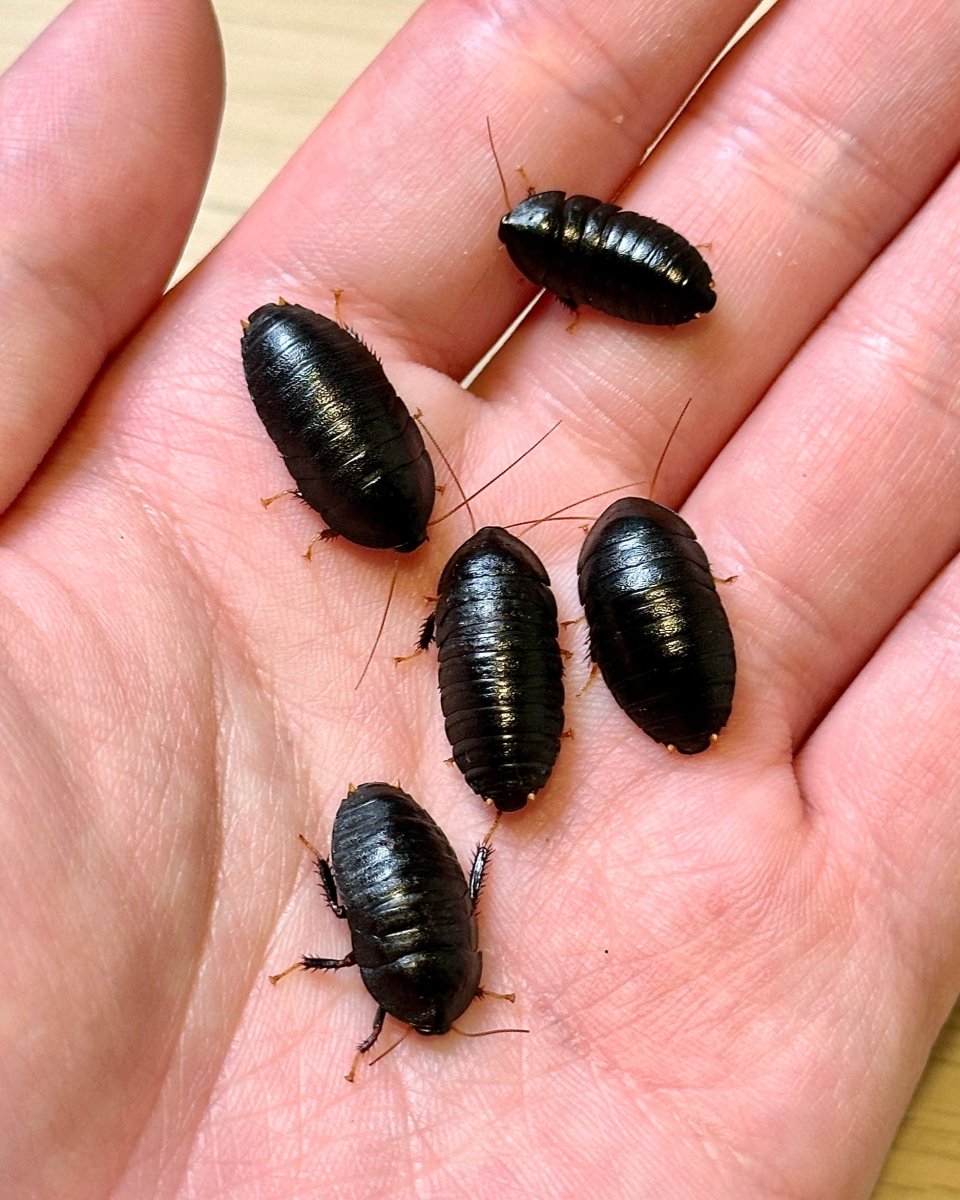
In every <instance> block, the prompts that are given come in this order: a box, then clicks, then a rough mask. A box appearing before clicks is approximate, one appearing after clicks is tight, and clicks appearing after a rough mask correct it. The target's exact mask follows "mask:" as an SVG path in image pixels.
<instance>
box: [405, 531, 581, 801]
mask: <svg viewBox="0 0 960 1200" xmlns="http://www.w3.org/2000/svg"><path fill="white" fill-rule="evenodd" d="M437 591H438V601H437V607H436V610H435V612H434V613H433V614H432V615H431V616H429V617H428V618H427V621H426V623H425V624H424V627H423V632H422V634H421V637H420V646H421V648H422V649H426V647H427V646H428V645H429V644H430V642H431V640H432V639H433V638H434V636H435V637H436V641H437V649H438V655H439V669H440V703H441V707H442V709H443V715H444V721H445V725H446V731H447V738H448V739H449V741H450V745H451V747H452V749H453V757H454V760H455V762H456V764H457V766H458V767H459V768H460V770H461V771H462V772H463V774H464V777H465V778H466V781H467V783H468V784H469V785H470V787H471V788H473V790H474V791H475V792H476V793H477V794H478V795H479V796H482V797H483V798H484V799H486V800H491V801H492V802H493V803H494V804H495V805H496V807H497V808H498V809H499V810H500V811H501V812H513V811H515V810H516V809H519V808H523V806H524V805H525V804H526V803H527V801H528V800H531V799H532V798H533V795H534V793H535V792H537V791H539V790H540V788H542V787H543V785H544V784H545V783H546V781H547V778H548V777H549V775H550V772H551V770H552V769H553V764H554V762H555V761H556V758H557V754H558V753H559V750H560V735H561V733H562V732H563V664H562V661H561V657H560V647H559V644H558V642H557V605H556V601H555V600H554V598H553V593H552V592H551V590H550V578H549V576H548V575H547V572H546V571H545V570H544V568H543V564H542V563H541V562H540V560H539V559H538V558H537V556H536V555H535V554H534V553H533V551H532V550H530V549H529V548H528V547H527V546H525V545H524V544H523V542H521V541H520V540H519V539H518V538H516V537H514V536H513V534H511V533H508V532H507V531H506V530H505V529H500V528H498V527H496V526H487V527H486V528H484V529H481V530H480V531H479V532H478V533H475V534H474V535H473V537H471V538H469V539H468V540H467V541H466V542H464V544H463V545H462V546H461V547H460V549H459V550H457V551H455V552H454V554H453V555H452V556H451V558H450V560H449V561H448V563H447V565H446V566H445V567H444V569H443V573H442V575H441V576H440V584H439V587H438V589H437Z"/></svg>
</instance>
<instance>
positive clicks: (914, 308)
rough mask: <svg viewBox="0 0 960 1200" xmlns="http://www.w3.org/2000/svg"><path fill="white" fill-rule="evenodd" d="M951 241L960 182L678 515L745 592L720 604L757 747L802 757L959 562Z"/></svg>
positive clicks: (881, 265)
mask: <svg viewBox="0 0 960 1200" xmlns="http://www.w3.org/2000/svg"><path fill="white" fill-rule="evenodd" d="M958 236H960V169H958V170H956V171H955V172H954V173H953V175H952V176H951V177H950V179H949V180H948V181H947V182H946V183H945V184H944V185H943V187H942V188H940V189H939V190H938V192H937V194H936V195H935V196H934V197H933V198H932V199H931V201H930V202H929V203H928V204H927V205H926V206H925V207H924V209H923V210H922V212H921V213H920V214H919V216H918V217H917V218H916V219H915V220H914V221H913V222H912V223H911V225H910V226H909V227H908V229H907V230H905V231H904V233H903V234H902V235H901V236H900V237H899V238H898V239H897V240H896V241H895V242H894V243H893V244H892V245H891V246H890V247H889V248H888V250H887V251H885V253H884V254H883V255H882V256H881V258H880V259H879V260H878V261H877V262H876V263H875V265H874V266H873V268H872V269H871V270H870V271H869V272H868V273H867V275H865V276H864V278H863V280H862V281H861V282H860V283H859V284H858V285H857V287H856V288H854V289H853V291H852V292H851V293H850V294H849V295H848V296H847V297H846V298H845V300H844V302H843V304H841V305H840V307H839V308H838V309H837V311H836V312H835V313H834V314H833V315H832V316H831V318H830V319H829V321H827V322H826V324H825V325H824V326H823V327H822V328H821V329H820V330H819V331H818V333H817V334H816V336H815V337H814V338H812V339H811V340H810V341H809V342H808V343H807V345H806V346H805V347H804V349H803V351H802V352H801V353H800V354H799V355H798V356H797V358H796V359H795V360H794V362H793V363H792V364H791V366H790V368H789V369H788V370H787V372H786V373H785V374H784V375H783V377H782V379H781V380H779V381H778V383H777V385H776V386H775V388H774V389H773V390H772V392H771V393H770V395H769V396H768V397H767V399H766V400H765V401H764V403H763V405H762V406H761V408H760V409H758V411H757V412H756V413H755V414H754V416H753V418H751V420H750V421H749V422H748V423H747V425H746V426H745V427H744V428H743V430H742V431H741V432H740V434H739V435H738V436H737V437H736V438H735V439H734V440H733V441H732V442H731V444H730V445H729V446H728V447H727V449H726V450H725V451H724V453H723V454H722V455H721V456H720V458H719V459H718V461H717V463H716V464H715V466H714V468H712V469H711V471H710V472H709V473H708V475H707V477H706V479H705V480H704V483H703V486H702V487H701V488H699V489H698V490H697V492H696V493H695V494H694V496H693V497H692V498H691V501H690V503H689V505H688V506H687V508H686V509H685V512H688V513H689V515H690V516H691V519H692V520H693V522H694V527H695V528H698V529H699V530H700V532H701V536H705V537H706V538H707V539H708V543H707V544H708V545H709V547H710V554H711V556H712V560H713V562H714V563H715V564H717V568H718V570H720V571H722V572H727V571H728V570H729V571H730V572H735V573H737V574H738V576H739V579H738V582H737V585H736V587H734V588H731V589H730V591H729V594H728V596H725V599H726V598H728V599H729V601H730V607H731V610H732V612H734V613H735V614H738V616H737V624H738V625H739V627H740V629H742V630H743V631H744V634H743V636H741V638H740V639H739V645H738V657H740V659H741V681H742V683H743V684H744V687H743V688H741V693H740V717H741V720H742V722H744V723H745V727H747V726H749V728H750V729H751V736H752V737H759V738H760V739H761V741H762V740H763V736H764V732H766V733H767V734H770V735H771V737H772V740H773V743H774V744H779V745H782V744H783V740H784V736H788V737H789V739H790V740H791V741H792V742H793V743H794V744H796V743H797V742H799V741H802V740H803V738H804V737H805V736H806V735H807V733H808V731H809V729H810V728H811V727H812V725H813V724H814V723H815V722H816V721H817V719H818V717H819V716H820V715H821V714H822V713H824V712H825V711H826V710H827V709H828V708H829V707H830V705H831V704H832V703H833V702H834V701H835V700H836V699H837V697H838V695H839V694H840V692H841V690H842V689H843V688H844V687H845V686H846V684H847V683H848V682H849V680H850V679H851V678H852V677H853V676H854V675H855V674H856V672H857V671H858V670H859V669H860V667H861V666H862V664H863V663H864V662H865V661H866V660H867V659H868V658H869V656H870V654H871V653H872V652H873V651H874V650H875V648H876V646H877V645H878V644H879V642H880V641H881V640H882V638H883V637H884V636H885V634H886V633H887V631H888V630H889V629H890V628H891V626H892V625H893V624H894V623H895V621H896V620H897V618H898V617H899V616H900V614H902V613H903V612H904V610H905V609H906V608H907V607H908V606H909V605H910V604H911V602H912V601H913V600H914V598H915V597H916V596H917V595H918V593H919V592H920V591H921V590H922V589H923V588H924V587H925V586H926V584H927V583H928V581H929V580H930V579H931V578H932V577H933V576H934V575H935V574H936V573H937V572H938V571H939V570H940V569H941V568H942V567H943V566H944V564H945V563H946V562H947V561H949V559H950V558H951V557H952V555H954V554H955V553H956V552H957V550H958V549H960V531H958V528H957V521H956V496H957V495H958V493H960V435H958V432H957V414H958V408H957V399H956V381H957V379H958V378H960V349H958V346H960V315H958V314H960V269H958V268H957V266H956V262H955V257H954V248H955V246H956V243H957V238H958ZM751 680H752V681H753V684H752V685H751ZM761 680H763V681H764V682H763V684H762V685H761V684H760V681H761ZM770 681H775V687H774V688H773V689H771V687H770V686H769V684H770ZM751 688H752V690H745V689H751ZM761 692H762V695H761ZM773 695H776V696H779V697H781V698H782V699H781V700H780V701H777V702H774V701H773V699H772V697H773ZM751 696H752V699H753V702H754V703H753V705H751V703H750V699H751ZM771 723H773V724H772V725H771ZM774 730H776V731H777V734H779V736H778V735H777V734H775V733H774Z"/></svg>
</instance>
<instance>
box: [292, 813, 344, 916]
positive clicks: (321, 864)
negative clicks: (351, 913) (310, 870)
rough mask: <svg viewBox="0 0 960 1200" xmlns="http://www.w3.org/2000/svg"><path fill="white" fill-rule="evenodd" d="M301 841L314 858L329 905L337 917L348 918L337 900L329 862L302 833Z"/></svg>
mask: <svg viewBox="0 0 960 1200" xmlns="http://www.w3.org/2000/svg"><path fill="white" fill-rule="evenodd" d="M300 841H301V843H302V844H303V845H304V846H305V847H306V849H307V850H308V852H309V853H310V855H311V857H312V858H313V862H314V865H315V866H316V868H317V874H318V875H319V876H320V886H321V887H322V888H323V894H324V896H326V898H327V903H328V904H329V905H330V907H331V908H332V909H333V911H334V914H335V915H336V916H338V917H341V918H344V917H346V915H347V913H346V910H345V909H344V907H343V905H342V904H341V903H340V902H339V900H338V898H337V885H336V881H335V880H334V878H333V871H331V870H330V864H329V862H327V860H326V859H325V858H324V857H323V856H322V855H321V854H320V851H319V850H317V848H316V846H311V844H310V843H309V842H308V841H307V839H306V838H305V837H304V836H303V834H302V833H301V834H300Z"/></svg>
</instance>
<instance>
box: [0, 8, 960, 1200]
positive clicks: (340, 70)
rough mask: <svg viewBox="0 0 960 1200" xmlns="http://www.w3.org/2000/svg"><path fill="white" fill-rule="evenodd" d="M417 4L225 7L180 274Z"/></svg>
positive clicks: (7, 26)
mask: <svg viewBox="0 0 960 1200" xmlns="http://www.w3.org/2000/svg"><path fill="white" fill-rule="evenodd" d="M418 2H419V0H309V2H306V0H214V7H215V8H216V10H217V14H218V16H219V19H220V25H221V29H222V33H223V41H224V47H225V54H226V63H227V106H226V112H225V115H224V124H223V131H222V134H221V138H220V145H219V149H218V151H217V158H216V162H215V164H214V168H213V173H212V175H211V178H210V182H209V185H208V187H207V192H206V196H205V198H204V201H203V206H202V208H201V210H200V214H199V217H198V218H197V222H196V226H195V228H194V231H193V234H192V235H191V237H190V241H189V242H188V244H187V248H186V250H185V252H184V256H183V259H182V261H181V264H180V267H179V268H178V272H177V274H178V276H179V275H182V274H184V273H185V272H186V271H187V270H189V268H190V267H191V266H193V265H194V264H195V263H196V262H197V261H198V260H199V259H200V258H202V257H203V255H204V254H205V253H206V252H207V250H209V248H210V247H211V246H212V245H213V244H214V243H215V242H216V241H217V240H218V239H219V238H221V237H222V236H223V234H224V233H225V232H226V231H227V230H228V229H229V228H230V226H231V225H233V223H234V222H235V221H236V220H237V218H238V217H239V216H240V215H241V213H243V211H244V210H245V209H246V208H247V206H248V205H249V204H250V203H251V201H252V200H254V199H255V197H256V196H257V195H258V193H259V192H260V191H261V190H262V188H263V187H264V185H265V184H266V183H267V182H269V180H270V179H271V178H272V177H273V175H274V174H276V172H277V171H278V170H279V169H280V167H281V166H282V165H283V163H284V162H285V161H286V159H287V158H288V157H289V155H290V154H291V153H292V152H293V150H294V149H295V148H296V147H297V146H298V145H299V144H300V142H301V141H302V140H303V139H304V138H305V137H306V136H307V134H308V133H309V132H310V130H311V129H312V128H313V126H314V125H315V124H316V122H317V121H319V119H320V118H321V117H322V116H323V115H324V113H325V112H326V111H327V110H328V109H329V108H330V106H331V105H332V104H333V103H334V101H335V100H336V99H337V98H338V96H340V94H341V93H342V92H343V91H345V90H346V88H347V87H348V86H349V85H350V83H351V82H352V81H353V80H354V79H355V78H356V77H357V76H358V75H359V74H360V73H361V71H363V69H364V67H365V66H366V65H367V64H368V63H369V62H370V61H371V60H372V59H373V58H374V57H375V55H376V54H377V52H378V51H379V49H380V48H381V47H382V46H383V45H384V44H385V43H386V42H387V41H388V40H389V39H390V37H391V36H392V35H393V34H394V33H395V32H396V31H397V29H399V28H400V26H401V25H402V24H403V22H404V21H405V20H406V18H407V17H408V16H409V15H410V14H411V13H412V12H413V11H414V9H416V8H417V7H418ZM64 7H66V5H65V4H64V2H63V0H32V2H31V3H30V5H29V6H28V5H26V4H25V3H24V2H23V0H0V69H2V68H4V67H6V65H7V64H8V63H9V62H11V61H12V60H13V59H14V58H15V57H16V55H17V54H19V53H20V51H21V50H22V49H23V48H24V47H25V46H26V45H27V44H28V42H29V41H30V40H31V39H32V38H33V37H34V36H35V35H36V34H37V33H38V32H39V31H40V30H41V29H42V28H43V27H44V25H46V24H47V23H48V22H49V21H50V20H51V19H52V18H53V17H54V16H55V15H56V14H57V13H58V12H60V10H61V9H63V8H64ZM319 63H322V64H323V69H322V70H319V69H318V67H317V64H319ZM917 1197H929V1198H935V1200H953V1198H957V1200H960V1004H958V1006H957V1007H956V1008H955V1009H954V1011H953V1015H952V1016H951V1018H950V1021H949V1022H948V1024H947V1026H946V1028H945V1029H944V1030H943V1032H942V1034H941V1036H940V1039H939V1041H938V1042H937V1044H936V1046H935V1047H934V1049H933V1053H932V1055H931V1058H930V1063H929V1065H928V1067H927V1070H926V1073H925V1074H924V1076H923V1079H922V1080H921V1082H920V1085H919V1087H918V1089H917V1092H916V1095H915V1096H914V1099H913V1103H912V1104H911V1106H910V1110H909V1112H908V1113H907V1115H906V1117H905V1118H904V1122H903V1125H902V1127H901V1129H900V1132H899V1134H898V1136H897V1139H896V1142H895V1143H894V1146H893V1148H892V1149H891V1151H890V1155H889V1157H888V1159H887V1162H886V1165H885V1167H884V1171H883V1174H882V1176H881V1178H880V1181H879V1182H878V1184H877V1186H876V1189H875V1191H874V1193H873V1200H908V1198H911V1200H912V1198H917ZM823 1200H834V1198H832V1197H826V1196H825V1197H823Z"/></svg>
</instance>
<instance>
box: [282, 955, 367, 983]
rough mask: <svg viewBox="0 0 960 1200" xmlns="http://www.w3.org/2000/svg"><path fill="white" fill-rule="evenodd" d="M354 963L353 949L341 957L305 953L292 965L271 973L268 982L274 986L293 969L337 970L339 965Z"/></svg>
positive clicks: (344, 965) (346, 965) (348, 965)
mask: <svg viewBox="0 0 960 1200" xmlns="http://www.w3.org/2000/svg"><path fill="white" fill-rule="evenodd" d="M354 966H356V963H355V962H354V961H353V951H352V950H351V951H350V953H349V954H347V955H345V957H343V958H339V959H338V958H313V957H312V956H310V955H308V954H305V955H304V956H303V958H298V959H297V961H296V962H295V963H293V965H292V966H289V967H287V969H286V970H285V971H281V972H280V973H279V974H278V975H271V976H270V982H271V983H272V984H273V985H274V986H276V985H277V984H278V983H279V982H280V980H281V979H284V978H285V977H286V976H287V975H292V974H293V972H294V971H339V970H340V968H341V967H354Z"/></svg>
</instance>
